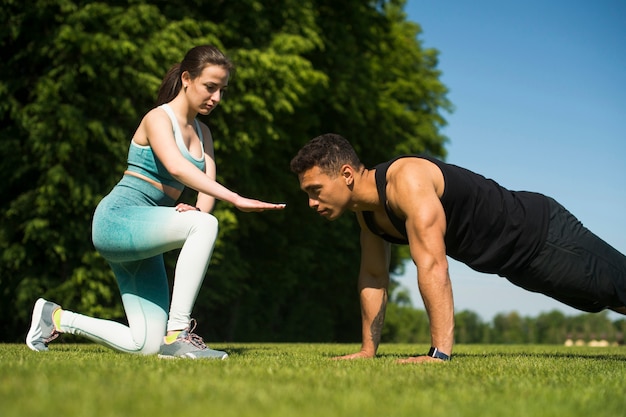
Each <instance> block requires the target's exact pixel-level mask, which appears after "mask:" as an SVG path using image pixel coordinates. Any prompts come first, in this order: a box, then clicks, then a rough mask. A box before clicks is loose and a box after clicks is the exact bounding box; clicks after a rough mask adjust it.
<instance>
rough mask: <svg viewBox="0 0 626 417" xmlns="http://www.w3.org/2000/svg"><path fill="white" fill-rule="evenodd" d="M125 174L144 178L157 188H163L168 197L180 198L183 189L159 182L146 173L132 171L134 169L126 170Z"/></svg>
mask: <svg viewBox="0 0 626 417" xmlns="http://www.w3.org/2000/svg"><path fill="white" fill-rule="evenodd" d="M124 175H130V176H132V177H136V178H139V179H142V180H144V181H146V182H147V183H149V184H150V185H152V186H153V187H155V188H157V189H158V190H161V191H163V192H164V193H165V195H167V196H168V197H170V198H171V199H173V200H178V198H179V197H180V195H181V193H182V192H181V191H179V190H177V189H176V188H174V187H171V186H169V185H165V184H161V183H160V182H157V181H155V180H153V179H151V178H148V177H146V176H145V175H141V174H139V173H137V172H132V171H124Z"/></svg>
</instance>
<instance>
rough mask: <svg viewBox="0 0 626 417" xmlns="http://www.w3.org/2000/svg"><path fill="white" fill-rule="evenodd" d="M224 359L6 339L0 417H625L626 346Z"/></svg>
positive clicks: (260, 350) (284, 349) (248, 353)
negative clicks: (449, 355)
mask: <svg viewBox="0 0 626 417" xmlns="http://www.w3.org/2000/svg"><path fill="white" fill-rule="evenodd" d="M212 347H215V348H218V349H224V350H227V351H228V352H229V353H230V358H229V359H227V360H226V361H188V360H174V361H173V360H169V361H168V360H160V359H158V358H156V357H141V356H134V355H126V354H119V353H115V352H112V351H109V350H106V349H104V348H101V347H99V346H96V345H82V344H81V345H74V344H56V345H52V346H51V350H50V352H47V353H36V352H31V351H30V350H28V348H27V347H26V346H25V345H7V344H5V345H1V344H0V416H2V417H13V416H24V417H36V416H55V417H56V416H58V417H74V416H76V417H89V416H116V417H121V416H139V417H144V416H149V417H160V416H176V415H182V416H219V417H230V416H238V417H241V416H272V417H283V416H284V417H306V416H316V417H331V416H342V417H344V416H359V417H368V416H376V417H387V416H424V417H439V416H441V417H443V416H445V417H454V416H468V417H472V416H476V417H478V416H480V417H485V416H533V417H541V416H554V417H563V416H567V417H575V416H581V417H582V416H584V417H589V416H593V417H598V416H611V417H621V416H626V348H624V347H610V348H588V347H587V348H586V347H569V348H568V347H564V346H537V345H532V346H498V345H458V346H456V348H455V353H456V356H455V358H454V359H453V360H452V361H451V362H449V363H441V364H421V365H415V364H413V365H400V364H396V363H395V362H394V361H395V359H397V358H400V357H403V356H408V355H411V354H414V353H415V352H424V351H426V350H427V349H428V346H426V345H424V346H422V345H418V346H416V345H402V344H398V345H393V344H387V345H383V346H381V349H380V351H379V354H380V355H379V357H378V358H376V359H374V360H360V361H331V360H329V358H330V357H332V356H334V355H340V354H346V353H351V352H353V351H355V350H356V349H357V348H358V345H341V344H215V345H213V346H212Z"/></svg>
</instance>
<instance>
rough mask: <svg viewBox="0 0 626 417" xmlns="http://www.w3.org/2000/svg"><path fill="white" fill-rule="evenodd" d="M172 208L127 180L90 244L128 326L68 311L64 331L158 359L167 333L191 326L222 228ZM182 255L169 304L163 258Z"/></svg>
mask: <svg viewBox="0 0 626 417" xmlns="http://www.w3.org/2000/svg"><path fill="white" fill-rule="evenodd" d="M174 204H175V201H174V200H172V199H171V198H169V197H167V196H166V195H165V194H164V193H163V192H161V191H160V190H158V189H157V188H155V187H153V186H152V185H150V184H149V183H147V182H145V181H143V180H141V179H139V178H135V177H132V176H128V175H127V176H124V177H123V178H122V180H121V181H120V182H119V183H118V184H117V185H116V186H115V188H114V189H113V190H112V191H111V193H110V194H109V195H107V196H106V197H105V198H104V199H103V200H102V201H101V202H100V204H99V205H98V207H97V208H96V211H95V214H94V218H93V226H92V238H93V243H94V246H95V247H96V249H97V250H98V252H100V254H101V255H102V256H103V257H104V258H105V259H106V260H107V261H108V263H109V264H110V265H111V268H112V270H113V272H114V274H115V277H116V279H117V283H118V286H119V289H120V292H121V295H122V302H123V305H124V309H125V312H126V317H127V320H128V326H125V325H123V324H120V323H117V322H114V321H109V320H102V319H96V318H93V317H88V316H85V315H81V314H77V313H73V312H70V311H67V310H64V312H63V315H62V318H61V330H62V331H64V332H68V333H71V334H77V335H81V336H85V337H87V338H89V339H91V340H93V341H95V342H97V343H100V344H103V345H105V346H108V347H111V348H113V349H116V350H119V351H124V352H131V353H141V354H153V353H156V352H158V350H159V347H160V345H161V342H162V340H163V336H164V335H165V333H166V331H167V330H181V329H184V328H187V327H188V326H189V324H190V321H191V310H192V308H193V305H194V303H195V301H196V298H197V296H198V291H199V290H200V287H201V285H202V281H203V279H204V275H205V273H206V269H207V267H208V264H209V261H210V259H211V254H212V252H213V247H214V244H215V240H216V238H217V232H218V224H217V219H216V218H215V217H213V216H212V215H210V214H207V213H202V212H199V211H186V212H183V213H179V212H177V211H176V210H175V208H174ZM179 248H180V249H181V251H180V255H179V257H178V261H177V264H176V270H175V273H174V285H173V291H172V302H171V304H170V301H169V299H170V297H169V285H168V280H167V275H166V271H165V265H164V262H163V253H165V252H167V251H170V250H173V249H179ZM168 311H169V314H168Z"/></svg>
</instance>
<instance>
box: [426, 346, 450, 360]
mask: <svg viewBox="0 0 626 417" xmlns="http://www.w3.org/2000/svg"><path fill="white" fill-rule="evenodd" d="M428 356H430V357H431V358H437V359H441V360H442V361H449V360H450V356H448V355H446V354H445V353H443V352H442V351H440V350H439V349H437V348H436V347H431V348H430V350H429V351H428Z"/></svg>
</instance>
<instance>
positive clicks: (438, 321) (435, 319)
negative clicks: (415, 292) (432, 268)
mask: <svg viewBox="0 0 626 417" xmlns="http://www.w3.org/2000/svg"><path fill="white" fill-rule="evenodd" d="M419 288H420V293H421V294H422V299H423V300H424V306H425V307H426V312H427V313H428V318H429V321H430V335H431V343H432V345H433V346H434V347H436V348H437V349H439V350H440V351H442V352H443V353H445V354H447V355H450V354H451V353H452V345H453V343H454V301H453V297H452V285H451V283H450V277H449V276H448V273H447V271H446V272H445V276H443V275H439V276H438V275H430V274H424V276H422V277H420V278H419Z"/></svg>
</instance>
